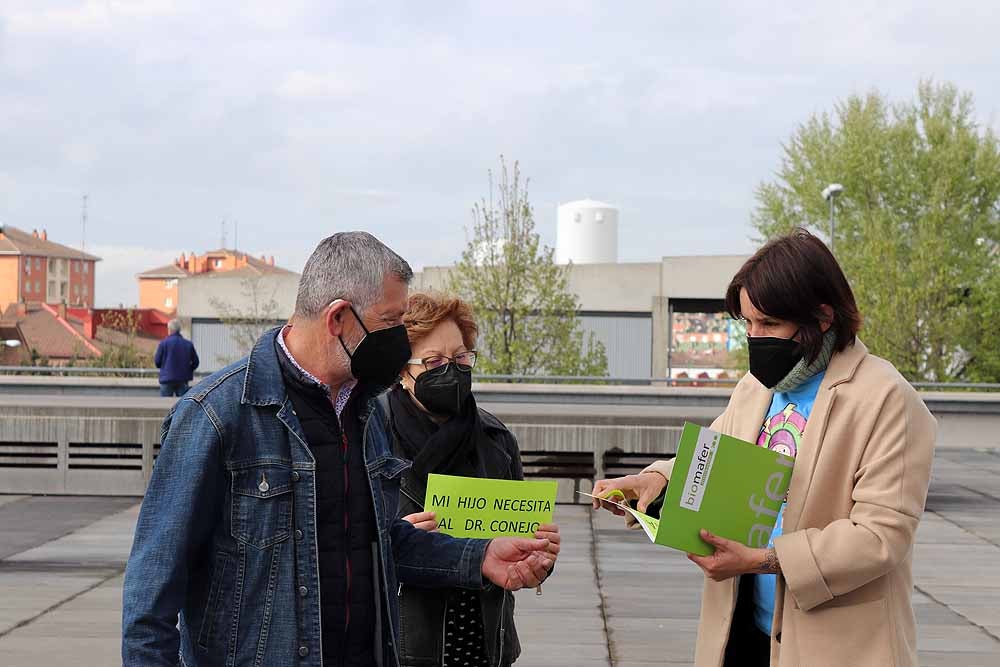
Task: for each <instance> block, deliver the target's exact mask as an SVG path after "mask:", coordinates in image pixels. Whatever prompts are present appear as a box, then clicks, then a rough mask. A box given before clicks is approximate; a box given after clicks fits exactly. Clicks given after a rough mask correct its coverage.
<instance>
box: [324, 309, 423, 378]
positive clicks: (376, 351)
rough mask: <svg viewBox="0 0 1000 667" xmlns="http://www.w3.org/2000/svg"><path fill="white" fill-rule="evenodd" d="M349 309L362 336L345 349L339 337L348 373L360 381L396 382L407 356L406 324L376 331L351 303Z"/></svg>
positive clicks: (408, 352)
mask: <svg viewBox="0 0 1000 667" xmlns="http://www.w3.org/2000/svg"><path fill="white" fill-rule="evenodd" d="M351 312H352V313H354V317H356V318H357V320H358V324H360V325H361V328H362V329H364V332H365V336H364V338H362V339H361V342H360V343H358V345H357V347H355V348H354V352H351V351H350V350H348V349H347V345H346V344H345V343H344V338H343V336H338V338H339V339H340V344H341V345H342V346H343V348H344V352H346V353H347V356H348V357H350V359H351V375H353V376H354V378H355V379H356V380H358V381H359V382H365V383H370V384H372V385H375V386H378V387H386V386H388V385H390V384H392V383H393V382H395V381H396V378H398V377H399V374H400V372H401V371H402V370H403V367H404V366H406V361H407V360H408V359H409V358H410V340H409V338H407V336H406V327H405V326H403V325H402V324H397V325H396V326H394V327H386V328H385V329H379V330H377V331H369V330H368V327H366V326H365V323H364V322H363V321H362V320H361V316H360V315H358V311H356V310H354V305H353V304H352V305H351Z"/></svg>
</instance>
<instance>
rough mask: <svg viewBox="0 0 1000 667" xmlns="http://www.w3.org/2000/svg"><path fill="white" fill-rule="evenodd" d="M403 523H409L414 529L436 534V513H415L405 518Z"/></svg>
mask: <svg viewBox="0 0 1000 667" xmlns="http://www.w3.org/2000/svg"><path fill="white" fill-rule="evenodd" d="M403 521H409V522H410V523H412V524H413V527H414V528H419V529H420V530H426V531H427V532H428V533H436V532H437V528H438V524H437V515H436V514H434V512H414V513H413V514H407V515H406V516H404V517H403Z"/></svg>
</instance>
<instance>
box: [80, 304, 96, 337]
mask: <svg viewBox="0 0 1000 667" xmlns="http://www.w3.org/2000/svg"><path fill="white" fill-rule="evenodd" d="M83 335H84V336H86V337H87V338H89V339H90V340H94V338H95V337H96V335H97V318H96V317H94V310H93V309H92V308H88V309H87V314H86V315H85V316H84V318H83Z"/></svg>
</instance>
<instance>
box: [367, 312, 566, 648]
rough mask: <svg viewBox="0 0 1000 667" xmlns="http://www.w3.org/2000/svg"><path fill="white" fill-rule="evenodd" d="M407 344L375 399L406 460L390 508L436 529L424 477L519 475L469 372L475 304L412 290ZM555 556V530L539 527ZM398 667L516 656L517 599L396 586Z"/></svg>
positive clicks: (514, 456) (513, 443)
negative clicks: (388, 384) (426, 506)
mask: <svg viewBox="0 0 1000 667" xmlns="http://www.w3.org/2000/svg"><path fill="white" fill-rule="evenodd" d="M403 323H404V324H405V325H406V333H407V336H408V338H409V341H410V346H411V348H412V350H413V352H412V355H411V356H412V358H411V359H410V360H409V361H408V362H407V365H406V368H405V369H404V371H403V373H402V379H401V382H400V384H397V385H395V386H394V387H393V388H392V389H391V390H390V391H389V392H388V393H387V394H384V395H383V396H382V397H381V399H380V400H381V401H382V402H383V405H384V407H385V408H386V409H387V411H388V414H389V420H390V432H391V434H392V441H393V444H392V448H393V452H394V453H395V454H396V456H399V457H401V458H405V459H409V460H411V461H413V465H412V466H411V467H410V469H409V470H407V471H406V472H405V473H403V475H402V480H401V483H400V498H399V509H398V510H397V515H398V516H400V517H402V518H404V519H405V520H407V521H409V522H411V523H413V524H414V525H416V526H417V527H418V528H422V529H424V530H435V529H436V528H437V522H436V520H435V516H434V514H433V513H431V512H424V511H423V499H424V496H425V495H426V492H427V475H428V474H430V473H438V474H445V475H458V476H462V477H482V478H488V479H510V480H522V479H524V472H523V469H522V468H521V452H520V450H519V449H518V446H517V440H516V439H515V438H514V434H513V433H511V432H510V431H509V430H508V429H507V427H506V426H504V425H503V423H501V422H500V420H499V419H497V418H496V417H494V416H493V415H492V414H490V413H489V412H487V411H485V410H483V409H482V408H480V407H478V406H477V404H476V399H475V396H474V395H473V394H472V369H473V368H474V367H475V365H476V358H477V353H476V351H475V344H476V337H477V334H478V327H477V326H476V322H475V319H474V318H473V314H472V309H471V308H470V307H469V306H468V304H466V303H465V302H463V301H461V300H460V299H456V298H449V297H445V296H434V295H428V294H414V295H413V296H411V297H410V300H409V305H408V307H407V310H406V315H405V316H404V317H403ZM535 537H537V538H540V539H547V540H548V541H549V544H550V547H549V550H550V552H551V553H552V554H553V556H556V555H558V553H559V548H560V536H559V527H558V526H557V525H555V524H549V525H542V526H540V527H539V530H538V532H536V533H535ZM399 606H400V609H399V612H400V628H401V634H400V639H399V645H400V664H401V665H402V667H420V666H428V665H438V666H440V667H457V666H462V667H465V666H474V667H480V666H482V667H486V666H490V667H505V666H508V665H510V664H512V663H513V662H514V661H515V660H517V658H518V655H519V654H520V653H521V646H520V643H519V642H518V637H517V630H516V629H515V627H514V596H513V595H512V594H511V593H510V592H508V591H505V590H503V589H502V588H499V587H496V586H490V587H487V588H485V589H483V590H479V591H475V590H469V589H462V588H438V589H429V588H421V587H417V586H406V585H402V586H400V588H399Z"/></svg>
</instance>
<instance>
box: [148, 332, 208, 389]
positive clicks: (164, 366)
mask: <svg viewBox="0 0 1000 667" xmlns="http://www.w3.org/2000/svg"><path fill="white" fill-rule="evenodd" d="M153 363H155V364H156V367H157V368H159V369H160V396H183V395H184V394H186V393H187V392H188V389H189V388H190V386H191V380H193V379H194V372H195V370H197V368H198V364H199V363H200V362H199V361H198V353H197V352H196V351H195V349H194V344H193V343H192V342H191V341H189V340H188V339H186V338H184V336H182V335H181V323H180V322H179V321H178V320H176V319H173V320H170V321H169V322H168V323H167V337H166V338H164V339H163V340H161V341H160V344H159V345H157V346H156V354H155V355H154V356H153Z"/></svg>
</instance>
